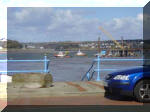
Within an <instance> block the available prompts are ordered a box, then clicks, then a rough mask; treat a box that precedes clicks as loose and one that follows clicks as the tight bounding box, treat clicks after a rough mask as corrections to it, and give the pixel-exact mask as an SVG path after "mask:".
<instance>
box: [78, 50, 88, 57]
mask: <svg viewBox="0 0 150 112" xmlns="http://www.w3.org/2000/svg"><path fill="white" fill-rule="evenodd" d="M85 55H86V54H85V53H83V52H81V51H80V49H79V51H78V52H77V54H76V56H85Z"/></svg>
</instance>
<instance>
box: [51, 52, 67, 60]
mask: <svg viewBox="0 0 150 112" xmlns="http://www.w3.org/2000/svg"><path fill="white" fill-rule="evenodd" d="M54 56H55V57H62V58H63V57H65V56H66V55H65V54H64V53H63V52H62V51H59V53H58V54H54Z"/></svg>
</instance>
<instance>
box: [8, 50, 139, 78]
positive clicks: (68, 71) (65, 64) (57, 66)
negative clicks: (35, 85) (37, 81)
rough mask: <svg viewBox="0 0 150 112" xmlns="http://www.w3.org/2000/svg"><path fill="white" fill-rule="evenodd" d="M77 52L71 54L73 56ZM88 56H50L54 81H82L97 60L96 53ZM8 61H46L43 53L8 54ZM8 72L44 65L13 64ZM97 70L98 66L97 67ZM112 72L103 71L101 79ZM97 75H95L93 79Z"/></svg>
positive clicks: (123, 64)
mask: <svg viewBox="0 0 150 112" xmlns="http://www.w3.org/2000/svg"><path fill="white" fill-rule="evenodd" d="M75 53H76V52H71V56H73V55H74V54H75ZM86 53H87V54H88V56H85V57H77V56H73V57H71V58H55V57H53V54H48V58H49V59H50V60H51V62H50V66H49V68H50V73H51V74H52V75H53V78H54V81H80V80H81V78H82V77H83V75H84V74H85V73H86V72H87V71H88V69H89V68H90V66H91V63H92V61H93V60H94V59H95V58H96V57H94V56H93V54H95V53H96V52H86ZM7 57H8V59H14V60H16V59H17V60H20V59H23V60H26V59H44V54H42V53H8V56H7ZM140 65H142V62H139V61H137V62H135V61H134V62H125V61H124V62H121V61H116V62H114V61H107V62H102V63H101V68H102V69H104V68H110V69H119V70H121V69H127V68H134V67H137V66H140ZM7 68H8V70H39V69H41V70H43V69H44V64H43V63H42V62H11V63H8V65H7ZM95 68H96V65H95ZM110 72H111V71H107V72H106V71H105V72H104V71H102V72H101V74H100V75H101V78H103V77H104V76H105V75H106V74H108V73H110ZM96 75H97V74H94V77H93V79H95V78H96Z"/></svg>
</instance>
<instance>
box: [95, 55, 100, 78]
mask: <svg viewBox="0 0 150 112" xmlns="http://www.w3.org/2000/svg"><path fill="white" fill-rule="evenodd" d="M96 81H100V56H99V55H98V56H97V79H96Z"/></svg>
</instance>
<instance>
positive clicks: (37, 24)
mask: <svg viewBox="0 0 150 112" xmlns="http://www.w3.org/2000/svg"><path fill="white" fill-rule="evenodd" d="M7 14H8V16H7V17H8V18H7V28H8V29H7V34H8V39H12V40H18V41H20V42H49V41H90V40H92V41H93V40H97V38H98V36H100V37H101V38H102V40H108V39H109V38H108V37H107V36H105V35H104V33H103V32H101V31H100V30H99V26H102V27H103V28H104V29H105V30H107V31H108V32H109V33H110V34H111V35H112V36H113V37H114V38H115V39H120V38H121V36H123V37H124V39H141V38H143V10H142V8H122V7H120V8H107V7H104V8H84V7H83V8H15V7H12V8H8V13H7Z"/></svg>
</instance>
